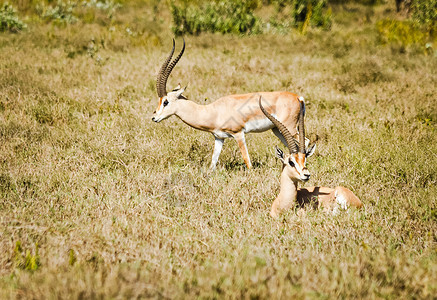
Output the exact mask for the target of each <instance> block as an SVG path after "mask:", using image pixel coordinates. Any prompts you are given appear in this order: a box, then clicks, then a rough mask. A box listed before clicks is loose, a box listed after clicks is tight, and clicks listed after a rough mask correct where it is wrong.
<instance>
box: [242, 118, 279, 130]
mask: <svg viewBox="0 0 437 300" xmlns="http://www.w3.org/2000/svg"><path fill="white" fill-rule="evenodd" d="M274 127H275V125H274V124H273V123H272V122H271V121H270V120H269V119H267V118H263V119H257V120H251V121H248V122H246V124H245V125H244V132H246V133H247V132H263V131H266V130H269V129H272V128H274Z"/></svg>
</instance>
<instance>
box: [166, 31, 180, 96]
mask: <svg viewBox="0 0 437 300" xmlns="http://www.w3.org/2000/svg"><path fill="white" fill-rule="evenodd" d="M182 40H183V41H184V45H183V47H182V50H181V52H179V54H178V56H176V58H175V59H174V60H173V61H172V62H171V63H170V64H169V65H168V66H167V69H166V70H165V73H164V76H163V77H162V78H161V81H162V89H163V91H164V93H165V94H164V95H166V94H167V91H166V86H167V79H168V76H170V73H171V71H172V70H173V68H174V67H175V66H176V64H177V63H178V61H179V59H181V57H182V54H184V51H185V40H184V39H182ZM173 41H174V40H173Z"/></svg>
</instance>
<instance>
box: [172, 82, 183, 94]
mask: <svg viewBox="0 0 437 300" xmlns="http://www.w3.org/2000/svg"><path fill="white" fill-rule="evenodd" d="M180 89H181V84H180V83H179V84H178V86H177V87H175V88H174V89H173V90H172V92H176V91H177V90H180Z"/></svg>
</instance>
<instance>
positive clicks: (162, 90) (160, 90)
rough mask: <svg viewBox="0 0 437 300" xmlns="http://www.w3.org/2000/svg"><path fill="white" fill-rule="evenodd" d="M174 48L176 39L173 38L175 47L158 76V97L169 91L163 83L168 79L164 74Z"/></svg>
mask: <svg viewBox="0 0 437 300" xmlns="http://www.w3.org/2000/svg"><path fill="white" fill-rule="evenodd" d="M174 49H175V41H174V39H173V49H172V50H171V52H170V55H169V56H168V57H167V59H166V60H165V61H164V63H163V64H162V67H161V70H159V73H158V77H157V78H156V93H157V94H158V97H160V98H161V97H164V96H165V95H166V94H167V92H166V90H165V85H163V83H164V82H167V81H166V80H165V81H164V78H163V75H164V73H165V70H166V69H167V66H168V63H169V62H170V60H171V57H172V56H173V53H174Z"/></svg>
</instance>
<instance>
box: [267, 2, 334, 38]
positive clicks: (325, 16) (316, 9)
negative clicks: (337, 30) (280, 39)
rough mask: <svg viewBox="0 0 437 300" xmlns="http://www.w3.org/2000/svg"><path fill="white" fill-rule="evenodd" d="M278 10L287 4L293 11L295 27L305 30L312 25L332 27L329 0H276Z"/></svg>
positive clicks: (292, 20)
mask: <svg viewBox="0 0 437 300" xmlns="http://www.w3.org/2000/svg"><path fill="white" fill-rule="evenodd" d="M275 3H276V5H277V9H278V11H282V10H283V9H284V8H286V7H287V6H288V7H289V8H290V11H291V22H292V25H293V26H294V27H298V28H301V30H302V31H305V30H306V28H307V27H308V26H309V25H311V26H313V27H323V28H326V29H328V28H330V27H331V24H332V21H331V10H330V9H326V8H327V3H328V1H327V0H276V1H275Z"/></svg>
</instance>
